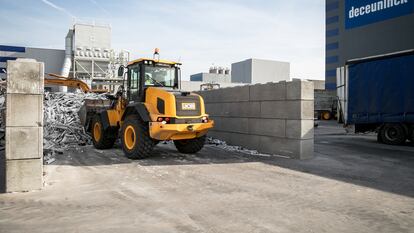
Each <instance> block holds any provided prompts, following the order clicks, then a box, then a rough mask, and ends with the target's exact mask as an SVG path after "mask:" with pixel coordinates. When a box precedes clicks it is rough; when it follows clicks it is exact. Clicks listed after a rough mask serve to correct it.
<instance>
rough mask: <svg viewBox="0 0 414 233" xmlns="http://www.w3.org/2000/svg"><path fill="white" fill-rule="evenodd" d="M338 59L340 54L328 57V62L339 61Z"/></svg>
mask: <svg viewBox="0 0 414 233" xmlns="http://www.w3.org/2000/svg"><path fill="white" fill-rule="evenodd" d="M338 61H339V58H338V56H331V57H326V64H331V63H337V62H338Z"/></svg>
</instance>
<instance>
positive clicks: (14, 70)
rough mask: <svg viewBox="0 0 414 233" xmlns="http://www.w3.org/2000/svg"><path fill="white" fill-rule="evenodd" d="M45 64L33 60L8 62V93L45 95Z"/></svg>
mask: <svg viewBox="0 0 414 233" xmlns="http://www.w3.org/2000/svg"><path fill="white" fill-rule="evenodd" d="M43 92H44V64H43V63H42V62H37V61H36V60H33V59H17V60H15V61H7V93H9V94H10V93H13V94H43Z"/></svg>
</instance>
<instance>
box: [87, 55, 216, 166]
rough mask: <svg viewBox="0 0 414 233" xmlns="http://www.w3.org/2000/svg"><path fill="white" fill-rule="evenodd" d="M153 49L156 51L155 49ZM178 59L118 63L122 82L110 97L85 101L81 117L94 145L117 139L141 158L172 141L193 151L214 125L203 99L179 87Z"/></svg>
mask: <svg viewBox="0 0 414 233" xmlns="http://www.w3.org/2000/svg"><path fill="white" fill-rule="evenodd" d="M156 53H157V52H156ZM180 65H181V64H180V63H177V62H172V61H166V60H159V59H155V55H154V59H145V58H143V59H137V60H134V61H132V62H130V63H129V64H128V65H127V66H126V67H120V69H119V72H118V75H119V76H122V77H123V78H124V81H125V82H124V86H121V87H120V90H119V91H118V92H117V94H115V95H108V100H87V101H86V102H85V106H84V109H83V111H82V112H83V113H82V115H83V116H81V120H82V121H83V123H84V124H85V127H86V128H87V129H88V130H90V132H91V134H92V139H93V144H94V146H95V147H96V148H98V149H108V148H111V147H112V146H113V145H114V142H115V141H116V140H117V139H118V138H120V139H121V143H122V149H123V151H124V153H125V155H126V156H127V157H128V158H131V159H142V158H146V157H148V156H150V155H151V152H152V150H153V148H154V146H155V145H156V144H157V143H158V142H160V141H164V140H173V141H174V144H175V147H176V148H177V150H178V151H179V152H182V153H197V152H198V151H200V150H201V149H202V148H203V146H204V143H205V139H206V134H207V131H208V130H209V129H211V128H212V127H213V125H214V122H213V121H212V120H210V119H209V116H208V115H207V114H206V112H205V106H204V101H203V98H202V97H201V96H199V95H197V94H194V93H190V92H186V91H180V90H179V86H180V74H181V72H180Z"/></svg>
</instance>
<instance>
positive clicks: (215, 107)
mask: <svg viewBox="0 0 414 233" xmlns="http://www.w3.org/2000/svg"><path fill="white" fill-rule="evenodd" d="M230 105H231V103H208V104H206V112H207V114H209V115H210V116H212V117H213V116H230Z"/></svg>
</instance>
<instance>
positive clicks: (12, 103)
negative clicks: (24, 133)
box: [6, 94, 43, 127]
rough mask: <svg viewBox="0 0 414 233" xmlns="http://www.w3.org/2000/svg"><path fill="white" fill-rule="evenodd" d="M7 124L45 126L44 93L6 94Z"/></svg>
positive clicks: (9, 125) (10, 125)
mask: <svg viewBox="0 0 414 233" xmlns="http://www.w3.org/2000/svg"><path fill="white" fill-rule="evenodd" d="M6 126H8V127H12V126H22V127H37V126H39V127H40V126H43V95H22V94H7V95H6Z"/></svg>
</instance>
